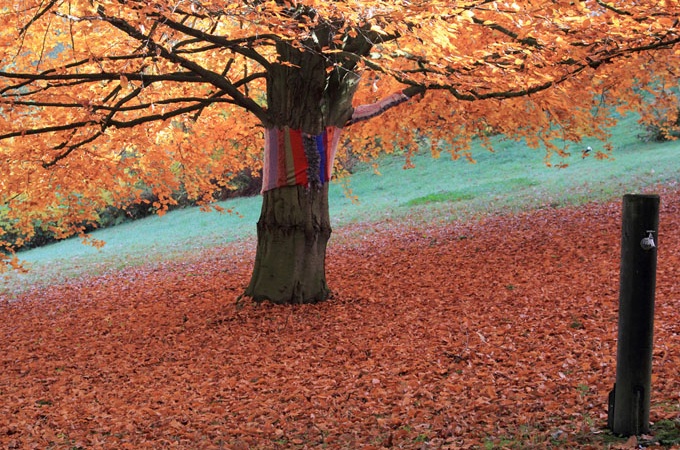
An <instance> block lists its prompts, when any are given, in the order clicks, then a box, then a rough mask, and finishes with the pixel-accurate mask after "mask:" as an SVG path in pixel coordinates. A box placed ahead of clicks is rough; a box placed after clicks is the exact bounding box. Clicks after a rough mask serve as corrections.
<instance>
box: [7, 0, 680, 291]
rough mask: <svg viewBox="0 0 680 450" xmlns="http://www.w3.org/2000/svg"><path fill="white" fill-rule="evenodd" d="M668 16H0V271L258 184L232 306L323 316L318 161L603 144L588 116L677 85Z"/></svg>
mask: <svg viewBox="0 0 680 450" xmlns="http://www.w3.org/2000/svg"><path fill="white" fill-rule="evenodd" d="M679 13H680V6H679V4H678V1H677V0H665V1H660V0H641V1H637V2H629V1H624V0H611V1H607V0H584V1H579V0H515V1H512V0H508V1H491V0H464V1H451V0H449V1H440V0H434V1H418V0H411V1H408V0H361V1H359V0H345V1H329V0H309V1H282V0H270V1H263V0H243V1H232V0H229V1H227V0H150V1H149V0H12V1H10V2H5V3H4V4H3V5H2V6H1V7H0V52H1V53H0V54H1V55H2V63H1V65H0V142H1V144H0V145H1V147H0V164H2V176H1V178H0V187H1V190H0V218H1V219H2V223H3V228H4V230H0V233H3V232H4V233H5V238H6V239H4V240H3V241H2V242H0V245H2V246H3V247H4V250H5V251H4V252H3V255H4V256H3V258H4V260H3V261H4V263H5V265H7V264H8V263H16V259H15V258H14V257H13V256H12V255H13V253H12V249H13V246H17V245H21V243H22V240H25V239H29V238H30V237H31V236H32V235H33V233H34V230H35V229H36V227H41V226H42V227H44V228H48V229H49V230H50V231H51V232H53V233H55V234H56V235H57V236H59V237H65V236H69V235H72V234H79V233H82V232H83V230H84V229H85V228H84V227H85V226H86V225H87V224H89V223H95V222H96V221H97V220H98V214H99V212H100V211H102V210H103V209H104V208H105V207H106V206H116V207H121V208H124V207H126V206H128V205H130V204H131V203H134V202H140V201H145V199H144V198H143V197H142V191H143V190H144V189H149V190H151V191H152V193H153V194H154V198H157V199H158V201H157V202H156V204H155V205H154V206H155V207H156V208H158V210H159V211H163V210H164V208H166V207H167V206H168V205H169V204H171V203H172V202H173V198H172V193H173V192H174V191H177V190H178V189H180V188H182V189H184V190H186V192H187V193H188V195H189V196H191V197H192V198H195V199H198V200H200V201H203V202H206V203H208V202H209V201H210V199H211V195H212V193H213V192H214V191H215V189H219V188H220V187H221V186H224V185H225V184H227V183H228V182H229V180H230V179H231V178H232V177H234V176H235V175H237V174H238V173H239V172H241V171H242V170H243V169H245V168H253V169H260V168H262V170H263V197H264V198H263V205H262V215H261V218H260V220H259V222H258V246H257V256H256V260H255V266H254V270H253V275H252V279H251V282H250V284H249V286H248V287H247V289H246V291H245V293H246V294H247V295H249V296H251V297H253V298H255V299H257V300H262V299H269V300H271V301H274V302H280V303H289V302H314V301H319V300H324V299H326V298H327V297H328V296H329V288H328V286H327V284H326V279H325V252H326V244H327V242H328V239H329V237H330V234H331V227H330V220H329V214H328V195H327V194H328V182H329V180H330V178H331V176H332V175H333V161H334V159H335V157H336V151H339V152H342V151H344V150H345V149H347V148H351V150H352V151H353V152H355V153H357V154H359V155H364V156H371V155H375V154H376V153H377V152H378V151H379V150H386V151H389V150H390V149H391V148H394V147H395V146H399V147H400V148H414V147H415V146H416V138H419V139H420V138H422V137H425V140H429V142H431V143H432V147H433V152H434V153H437V152H438V143H439V142H440V141H441V140H442V139H446V140H447V141H448V142H451V143H452V147H451V148H452V150H451V152H452V154H453V155H454V156H458V155H465V156H468V157H469V156H470V155H469V154H468V148H469V147H468V143H469V141H470V139H471V137H472V136H482V137H483V136H484V135H485V134H486V133H487V132H488V131H489V130H493V131H495V132H498V133H504V134H506V135H507V136H513V137H517V138H520V137H523V138H525V139H526V140H527V142H529V144H531V145H539V144H540V143H543V144H545V146H546V148H547V152H548V154H547V158H548V160H549V157H550V155H551V154H553V153H555V152H557V153H564V152H566V151H567V149H566V148H565V147H557V146H555V145H554V144H553V143H552V142H553V140H554V138H556V137H559V138H562V139H565V140H567V141H568V140H571V141H579V140H580V138H581V136H583V135H589V136H593V135H596V136H604V135H605V133H606V128H607V126H609V125H610V124H611V119H610V117H609V116H608V114H609V112H610V111H611V108H604V107H602V106H612V105H615V106H618V107H619V108H622V109H628V108H630V109H634V108H636V107H637V106H638V105H639V104H640V102H641V101H642V97H643V95H644V92H643V90H644V89H654V86H660V85H664V83H668V82H670V81H671V80H672V81H673V82H675V80H676V78H675V77H676V75H677V73H676V72H674V71H675V70H676V69H677V68H678V67H679V65H678V62H679V58H678V53H679V52H678V50H677V43H678V42H679V41H680V35H679V34H678V19H677V17H678V16H679ZM413 97H416V98H415V99H413ZM356 105H361V106H356ZM399 105H401V106H399ZM374 118H375V119H374ZM368 119H373V120H368ZM355 124H356V125H355ZM349 127H351V130H350V131H346V130H347V129H348V128H349ZM339 142H341V143H343V145H341V146H340V147H341V148H340V149H338V143H339ZM262 147H264V154H262V150H261V149H262ZM600 156H602V155H600ZM10 234H11V235H12V240H11V241H12V243H11V244H10V239H9V235H10ZM0 239H2V236H0Z"/></svg>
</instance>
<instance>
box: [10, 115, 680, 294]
mask: <svg viewBox="0 0 680 450" xmlns="http://www.w3.org/2000/svg"><path fill="white" fill-rule="evenodd" d="M640 132H641V128H640V127H639V126H638V125H637V123H636V119H635V118H634V117H631V118H624V119H623V120H622V121H621V122H620V125H619V126H618V127H617V128H616V129H615V130H614V132H613V135H612V138H611V139H610V141H609V144H611V145H612V146H613V147H614V154H613V158H612V159H610V160H604V161H598V160H596V159H595V158H592V157H589V158H585V159H583V158H582V157H581V151H580V150H581V149H582V148H585V147H586V146H588V145H590V146H591V147H593V148H594V149H598V148H601V147H602V145H603V143H602V142H599V141H596V140H589V139H585V140H584V142H583V143H580V144H578V145H572V150H571V151H572V155H571V156H569V157H567V158H565V159H560V160H553V161H552V163H553V164H554V165H557V164H558V163H564V164H567V167H565V168H561V169H558V168H555V167H548V166H546V164H545V161H544V157H545V153H544V151H543V150H541V149H539V150H533V149H530V148H527V147H526V146H525V145H524V144H523V143H522V142H515V141H511V140H504V139H502V138H500V137H498V138H494V140H493V143H494V148H495V152H494V153H491V152H488V151H487V150H484V149H483V148H482V147H481V146H480V145H476V146H473V156H474V158H475V159H476V163H475V164H471V163H469V162H467V161H466V160H465V159H464V158H461V159H458V160H453V159H452V158H450V157H447V156H446V154H445V153H442V156H441V158H439V159H434V158H432V157H431V156H430V155H429V154H425V153H422V154H417V155H415V156H414V157H413V162H414V163H415V165H416V167H415V168H413V169H408V170H404V169H403V165H404V157H403V156H399V155H390V156H385V157H383V158H381V160H380V162H379V163H380V166H379V170H380V172H381V174H382V175H379V174H376V173H375V171H374V170H373V169H372V168H371V166H370V165H368V164H366V165H360V166H359V168H358V171H357V172H356V173H355V174H354V175H353V176H352V178H351V179H350V181H349V186H350V188H351V190H352V192H353V194H354V195H355V196H357V197H358V202H354V201H352V199H351V198H350V197H348V196H347V195H346V192H345V189H344V188H343V186H342V183H333V185H332V186H331V190H330V194H329V200H330V205H331V220H332V224H333V227H334V228H335V229H336V230H338V229H339V228H341V227H342V226H343V225H348V224H354V223H360V222H375V221H382V220H397V221H404V222H405V223H409V224H415V225H418V224H426V223H433V222H437V223H446V222H450V221H453V220H465V219H466V218H470V217H474V216H475V215H478V214H480V213H481V214H483V213H488V212H503V211H519V210H525V209H531V208H539V207H546V206H553V207H554V206H561V205H570V204H576V205H577V204H582V203H585V202H589V201H600V200H606V199H612V198H617V197H620V196H622V195H623V194H625V193H635V192H641V191H643V190H644V189H645V188H647V187H648V186H652V185H654V184H657V183H664V182H671V181H674V180H677V179H678V175H679V174H680V142H667V143H650V142H642V141H640V140H638V139H637V134H638V133H640ZM220 205H221V206H223V207H224V208H232V209H234V210H235V211H237V212H238V214H219V213H216V212H211V213H204V212H200V211H199V210H198V209H197V208H187V209H183V210H177V211H173V212H171V213H168V214H166V215H165V216H162V217H149V218H146V219H142V220H139V221H136V222H131V223H126V224H123V225H119V226H117V227H114V228H109V229H105V230H100V231H97V232H96V233H94V234H93V237H95V238H96V239H101V240H104V241H106V243H107V244H106V246H105V247H104V248H103V249H101V250H96V249H94V248H92V247H88V246H84V245H82V244H81V243H80V240H79V239H70V240H67V241H63V242H59V243H56V244H51V245H48V246H45V247H42V248H38V249H33V250H29V251H25V252H21V253H20V254H19V256H20V258H22V259H23V260H25V261H26V262H27V263H29V265H30V266H31V267H32V268H33V270H32V271H31V272H30V273H29V274H28V275H17V274H10V275H9V276H7V277H5V278H4V280H3V279H2V278H0V294H2V293H3V292H7V291H16V290H21V289H22V288H23V287H25V286H31V285H35V284H38V283H52V282H54V281H57V280H59V279H64V278H68V277H72V276H78V275H80V274H83V273H87V274H98V273H103V272H105V271H108V270H115V269H118V268H122V267H128V266H135V265H141V264H148V263H155V262H163V261H167V260H173V259H177V258H186V257H188V256H191V255H197V254H198V252H200V251H201V250H202V249H206V248H211V247H215V246H220V245H223V244H226V243H228V242H231V241H236V240H243V239H248V240H249V241H250V242H252V241H254V236H255V224H256V222H257V219H258V216H259V210H260V207H261V197H259V196H258V197H251V198H241V199H235V200H230V201H227V202H222V203H221V204H220ZM341 234H342V233H340V235H341ZM338 237H340V236H338V234H336V239H338ZM331 245H333V240H331Z"/></svg>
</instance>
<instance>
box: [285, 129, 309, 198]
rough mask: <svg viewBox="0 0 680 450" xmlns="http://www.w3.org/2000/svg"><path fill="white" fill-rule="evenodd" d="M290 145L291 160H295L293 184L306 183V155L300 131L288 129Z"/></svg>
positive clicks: (307, 165) (304, 184)
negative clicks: (291, 151)
mask: <svg viewBox="0 0 680 450" xmlns="http://www.w3.org/2000/svg"><path fill="white" fill-rule="evenodd" d="M290 146H291V149H292V150H293V161H294V162H295V184H299V185H302V186H306V185H307V168H308V167H309V163H308V162H307V156H306V155H305V148H304V145H303V144H302V131H301V130H290Z"/></svg>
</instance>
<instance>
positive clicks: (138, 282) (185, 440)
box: [0, 190, 680, 449]
mask: <svg viewBox="0 0 680 450" xmlns="http://www.w3.org/2000/svg"><path fill="white" fill-rule="evenodd" d="M620 220H621V219H620V204H619V203H618V202H615V203H612V204H605V205H588V206H584V207H579V208H561V209H550V208H546V209H542V210H538V211H533V212H530V213H524V214H518V215H505V216H494V217H487V218H482V219H479V220H477V221H473V222H469V223H465V224H450V225H448V226H446V227H440V226H437V227H432V228H422V227H418V228H414V227H408V226H406V225H403V224H401V225H400V224H397V223H391V222H384V223H381V224H377V225H371V226H372V227H375V230H373V231H372V232H370V233H366V232H365V230H361V232H359V230H358V229H352V228H346V229H343V230H340V231H339V233H338V235H339V238H336V243H335V244H332V245H331V248H330V249H329V267H328V273H329V284H330V285H331V287H332V288H333V289H334V290H335V295H334V298H333V299H332V300H330V301H328V302H324V303H321V304H317V305H305V306H294V307H280V306H271V305H268V304H263V305H254V304H250V303H248V302H246V303H245V306H242V307H237V305H236V304H235V299H236V297H237V296H238V295H239V294H240V292H241V290H242V289H243V288H244V286H245V285H246V283H247V281H248V272H249V270H250V267H251V263H252V258H253V253H252V247H253V246H252V245H251V244H248V245H246V246H245V247H246V248H244V247H243V246H241V247H236V246H233V247H229V248H224V249H217V250H215V251H212V252H207V253H206V254H204V255H202V257H201V258H200V260H198V261H195V262H186V261H185V262H182V263H172V264H166V265H158V266H153V267H145V268H141V269H134V270H133V269H129V270H123V271H120V272H112V273H109V274H107V275H105V276H101V277H92V278H87V279H82V280H78V281H73V282H70V283H68V284H64V285H58V286H52V287H51V288H50V289H46V290H32V291H28V292H26V293H25V294H24V295H22V296H21V297H20V298H13V299H2V298H0V346H1V348H0V448H3V449H4V448H8V449H29V448H39V449H79V448H82V449H145V448H150V449H158V448H181V449H222V448H224V449H229V448H233V449H247V448H253V449H276V448H281V449H283V448H330V449H335V448H364V449H370V448H390V447H391V448H501V447H504V446H505V447H513V448H546V447H551V446H554V447H560V448H562V447H571V448H574V447H584V446H586V444H584V442H590V440H589V439H590V438H589V436H590V437H592V436H595V435H597V434H598V433H601V430H602V428H603V427H604V426H605V425H606V417H607V415H606V402H607V393H608V391H609V390H610V389H611V387H612V385H613V383H614V378H615V359H616V329H617V325H616V321H617V303H618V276H619V273H618V270H619V258H620V249H619V247H620V242H619V241H620ZM660 223H661V226H660V233H659V237H660V239H659V240H660V247H659V261H658V273H657V293H656V316H655V349H654V363H653V371H654V376H653V393H652V411H651V415H652V420H655V421H656V420H660V419H669V418H670V419H677V418H678V416H679V415H680V412H679V411H680V376H679V369H678V368H679V367H680V281H679V280H680V194H679V193H678V192H677V191H672V190H671V191H668V192H663V193H662V213H661V220H660ZM353 236H354V237H353ZM593 448H595V447H593Z"/></svg>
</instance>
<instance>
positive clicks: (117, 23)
mask: <svg viewBox="0 0 680 450" xmlns="http://www.w3.org/2000/svg"><path fill="white" fill-rule="evenodd" d="M98 13H99V15H100V16H101V17H102V19H103V20H105V21H106V22H108V23H109V24H111V25H112V26H113V27H115V28H117V29H119V30H121V31H122V32H124V33H125V34H127V35H128V36H130V37H132V38H133V39H137V40H138V41H140V42H143V43H144V44H145V45H146V46H147V47H148V48H149V49H150V50H151V51H152V52H155V53H156V54H158V56H160V57H162V58H164V59H167V60H168V61H171V62H173V63H175V64H178V65H180V66H181V67H184V68H185V69H187V70H189V71H191V72H193V73H195V74H196V75H198V76H200V77H201V78H203V80H205V82H207V83H210V84H212V85H214V86H215V87H217V88H219V89H222V90H224V91H225V92H227V94H228V95H229V96H231V98H233V99H234V102H235V103H236V104H237V105H238V106H240V107H242V108H244V109H246V110H247V111H250V112H252V113H253V114H255V116H257V117H258V118H259V119H260V120H261V121H262V122H267V112H266V110H264V109H263V108H262V107H261V106H260V105H258V104H257V103H256V102H255V101H254V100H253V99H251V98H248V97H246V96H245V95H243V94H242V93H241V92H240V91H239V90H238V89H237V88H236V87H235V86H234V85H233V84H232V83H231V82H229V81H228V80H227V79H226V78H224V77H223V76H221V75H220V74H218V73H216V72H213V71H211V70H208V69H206V68H204V67H202V66H200V65H199V64H197V63H195V62H193V61H191V60H188V59H186V58H183V57H181V56H179V55H177V54H176V53H173V52H170V51H168V50H167V49H166V48H165V47H163V46H162V45H159V44H157V43H156V42H155V41H153V40H152V39H150V38H147V36H144V35H143V34H142V33H140V32H139V31H138V30H137V29H136V28H134V27H133V26H131V25H130V24H129V23H127V22H126V21H124V20H122V19H119V18H117V17H112V16H108V15H106V13H105V11H104V8H103V7H101V6H100V7H99V9H98Z"/></svg>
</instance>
